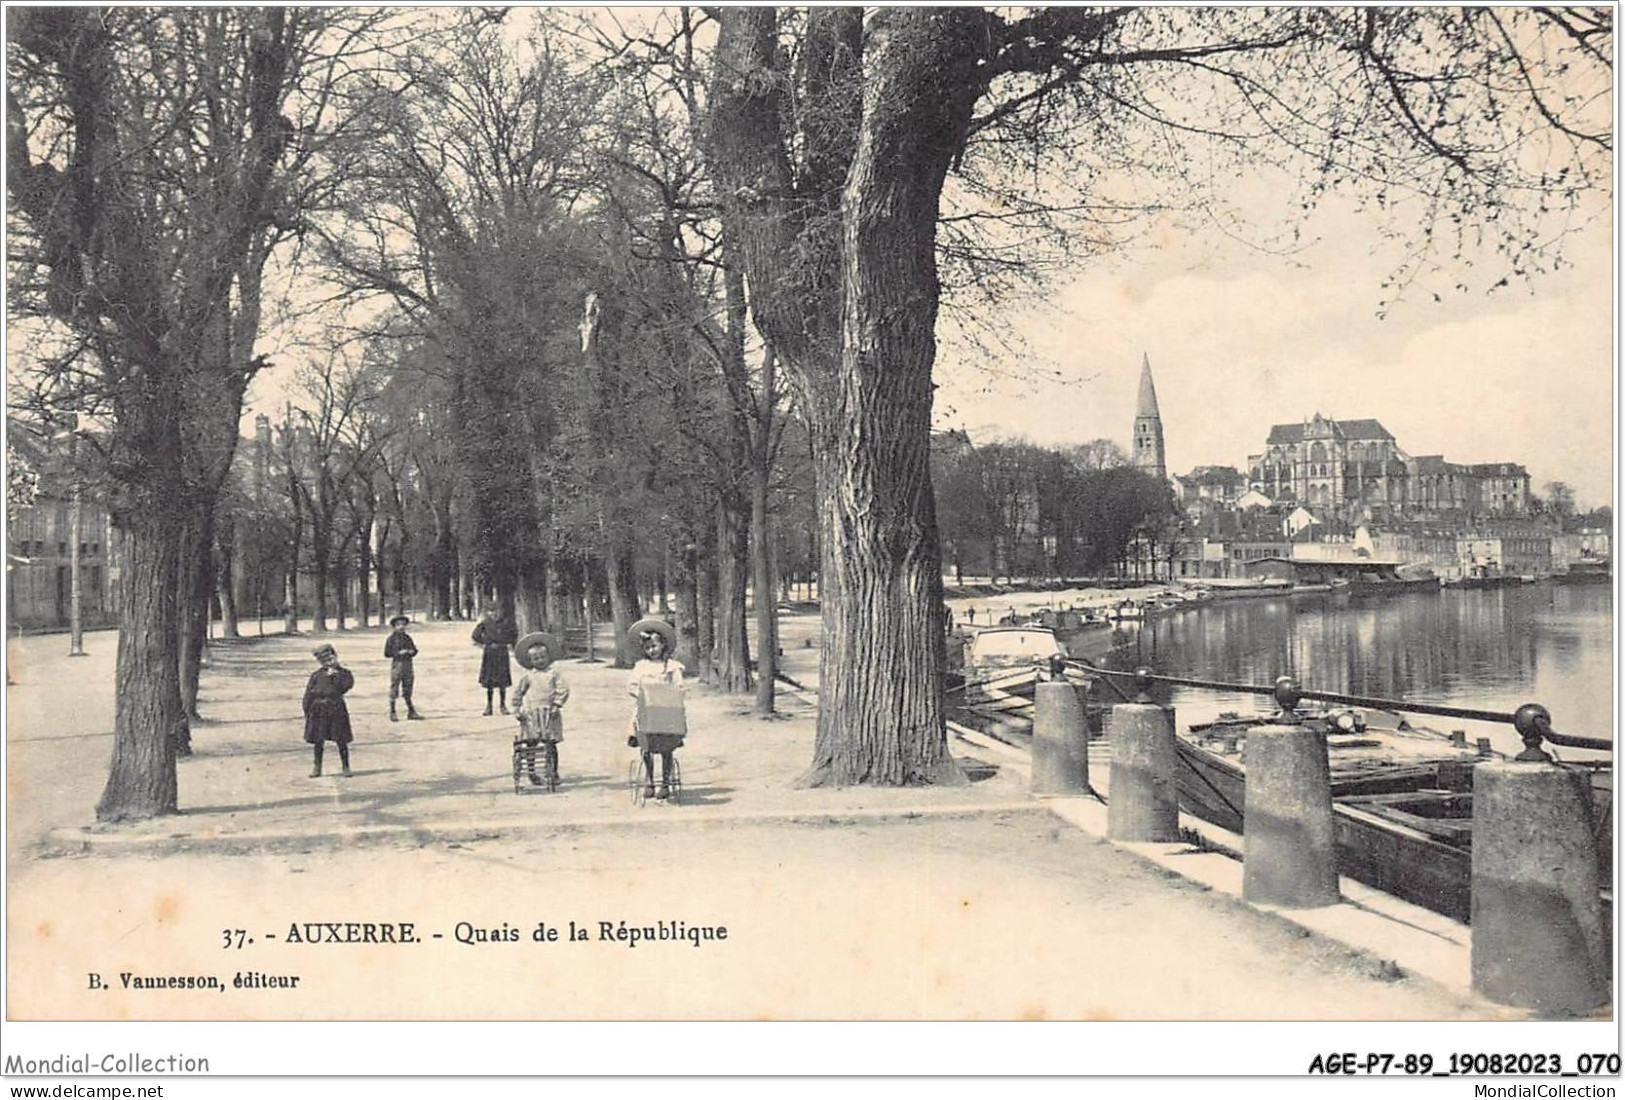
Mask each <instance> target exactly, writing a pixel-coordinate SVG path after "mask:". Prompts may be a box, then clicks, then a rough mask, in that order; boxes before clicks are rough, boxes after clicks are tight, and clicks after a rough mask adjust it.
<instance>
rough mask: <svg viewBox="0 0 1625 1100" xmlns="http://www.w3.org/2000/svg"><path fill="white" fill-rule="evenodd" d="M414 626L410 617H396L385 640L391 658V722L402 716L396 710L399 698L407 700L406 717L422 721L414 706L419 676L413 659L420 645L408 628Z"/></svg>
mask: <svg viewBox="0 0 1625 1100" xmlns="http://www.w3.org/2000/svg"><path fill="white" fill-rule="evenodd" d="M411 624H412V620H411V618H410V617H408V616H406V615H396V616H395V617H394V618H393V619H390V620H389V625H390V628H391V629H390V632H389V637H388V638H386V639H384V656H385V657H387V658H389V720H390V721H391V722H394V721H397V720H398V719H399V718H400V715H399V714H398V713H397V712H396V710H395V700H396V699H397V698H403V697H404V698H405V699H406V717H407V719H408V720H411V721H417V720H420V719H421V718H422V717H423V715H421V714H419V713H418V711H417V708H416V707H415V706H413V705H412V687H413V685H414V683H415V681H416V679H417V676H416V674H415V672H414V671H413V668H412V658H414V657H416V656H417V655H418V644H417V643H416V642H414V641H413V640H412V635H410V634H408V633H407V632H406V628H407V627H408V626H410V625H411Z"/></svg>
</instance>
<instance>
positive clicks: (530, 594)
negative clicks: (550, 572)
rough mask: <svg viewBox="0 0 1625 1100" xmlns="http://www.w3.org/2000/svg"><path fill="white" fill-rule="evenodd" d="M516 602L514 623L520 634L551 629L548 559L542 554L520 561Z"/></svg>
mask: <svg viewBox="0 0 1625 1100" xmlns="http://www.w3.org/2000/svg"><path fill="white" fill-rule="evenodd" d="M515 602H516V605H517V606H516V608H515V612H514V614H515V618H514V625H515V627H516V629H518V631H519V633H520V634H522V635H523V634H528V633H529V632H530V631H532V630H547V629H549V626H548V624H549V623H550V622H552V620H551V619H549V618H548V616H547V559H546V558H545V557H544V556H542V555H541V554H531V555H527V556H526V557H525V559H524V560H523V561H522V562H520V566H519V590H518V592H517V593H516V594H515Z"/></svg>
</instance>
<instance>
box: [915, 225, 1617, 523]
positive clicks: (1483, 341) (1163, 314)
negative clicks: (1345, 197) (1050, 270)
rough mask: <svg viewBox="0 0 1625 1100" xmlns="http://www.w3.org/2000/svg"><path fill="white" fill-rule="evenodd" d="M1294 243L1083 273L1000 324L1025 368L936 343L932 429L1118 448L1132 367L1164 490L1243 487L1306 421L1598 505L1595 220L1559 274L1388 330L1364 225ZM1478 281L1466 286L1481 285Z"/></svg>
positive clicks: (1448, 301) (1602, 415)
mask: <svg viewBox="0 0 1625 1100" xmlns="http://www.w3.org/2000/svg"><path fill="white" fill-rule="evenodd" d="M1305 239H1306V240H1307V241H1308V244H1307V246H1306V247H1304V248H1303V249H1302V251H1300V252H1298V253H1296V254H1294V255H1292V256H1291V257H1282V256H1276V255H1266V254H1264V253H1261V252H1259V251H1257V250H1256V249H1252V248H1249V247H1247V246H1245V245H1243V244H1242V243H1239V242H1238V241H1236V240H1234V239H1231V238H1227V237H1225V236H1223V235H1220V234H1217V233H1200V232H1198V233H1183V234H1167V235H1164V236H1162V237H1161V239H1160V240H1158V241H1156V243H1155V244H1154V245H1153V246H1151V247H1140V248H1139V249H1138V250H1136V251H1133V252H1128V253H1125V254H1122V255H1120V256H1117V257H1113V258H1112V259H1110V260H1107V261H1102V262H1099V263H1095V264H1091V265H1088V266H1087V267H1085V266H1083V265H1080V268H1079V270H1078V271H1077V272H1076V274H1075V275H1074V276H1072V277H1070V278H1066V277H1063V278H1061V279H1059V280H1057V281H1056V282H1055V284H1054V285H1053V286H1052V287H1051V288H1050V289H1049V290H1048V291H1047V292H1046V293H1044V294H1043V295H1042V296H1038V297H1033V298H1030V299H1028V300H1027V301H1024V302H1022V303H1020V304H1019V305H1015V304H1013V305H1012V306H1011V308H1010V315H1009V317H1008V321H1007V322H1002V321H1001V323H1008V324H1009V325H1011V326H1013V328H1014V330H1016V331H1018V332H1020V333H1021V334H1022V336H1023V338H1024V339H1025V342H1026V344H1027V347H1028V350H1029V351H1030V353H1031V355H1030V358H1029V359H1028V360H1027V361H1026V362H1024V363H1023V364H1021V366H1022V367H1023V368H1024V369H1020V370H1014V371H1012V370H1009V369H1008V366H1009V364H1007V363H996V364H992V365H989V364H987V363H985V362H982V361H979V360H977V359H976V358H975V357H973V356H961V355H956V353H955V348H954V347H953V344H954V341H953V337H952V333H951V332H950V333H944V334H943V336H944V343H945V344H946V345H948V346H947V348H946V350H945V353H944V354H943V355H942V356H941V357H940V358H939V361H938V369H937V382H938V385H939V387H940V388H939V390H938V392H937V402H936V421H937V426H938V427H940V428H947V427H955V428H963V429H965V430H966V431H968V432H969V433H970V436H971V438H972V440H973V441H982V440H987V439H991V438H994V437H998V436H1013V435H1021V436H1025V437H1026V438H1028V439H1030V440H1032V441H1033V442H1036V443H1042V444H1046V445H1063V444H1070V443H1081V442H1084V441H1087V440H1090V439H1096V438H1108V439H1113V440H1115V441H1117V442H1118V443H1120V444H1122V445H1123V446H1124V447H1125V449H1126V448H1127V446H1128V443H1129V438H1130V429H1131V427H1132V425H1133V422H1134V414H1135V403H1136V396H1137V393H1138V383H1139V374H1140V365H1141V361H1142V356H1146V357H1149V359H1150V363H1151V371H1152V375H1153V377H1154V379H1155V382H1156V389H1157V399H1158V404H1159V406H1160V410H1161V413H1162V426H1163V436H1164V440H1165V444H1166V448H1167V461H1168V470H1169V473H1171V474H1179V473H1186V472H1188V471H1189V470H1190V469H1191V468H1192V467H1194V466H1197V465H1207V464H1223V465H1230V466H1235V467H1237V468H1238V469H1243V470H1244V469H1245V468H1246V461H1247V457H1248V455H1250V454H1257V453H1259V452H1261V451H1262V450H1263V445H1264V439H1265V437H1266V435H1267V434H1268V432H1269V428H1270V425H1272V424H1278V423H1291V422H1298V421H1302V420H1303V419H1304V418H1306V417H1308V416H1311V415H1313V414H1314V413H1316V412H1320V413H1323V414H1325V415H1326V416H1329V417H1334V418H1338V419H1356V418H1368V417H1369V418H1373V419H1376V420H1379V421H1381V422H1382V424H1383V425H1384V426H1385V427H1386V428H1387V429H1388V430H1389V431H1390V432H1392V433H1393V434H1394V436H1395V437H1396V439H1397V441H1398V443H1399V446H1400V447H1401V448H1402V449H1403V450H1405V451H1406V452H1407V453H1409V454H1412V455H1426V454H1442V455H1444V456H1445V458H1447V459H1448V460H1450V461H1453V462H1495V461H1510V462H1518V463H1522V464H1523V465H1524V466H1526V467H1527V468H1528V470H1529V474H1530V479H1531V485H1532V487H1533V488H1534V490H1535V491H1536V492H1541V491H1543V488H1544V486H1545V485H1546V483H1547V482H1550V481H1564V482H1567V483H1568V484H1569V485H1570V486H1572V487H1573V488H1574V490H1575V492H1576V494H1577V496H1578V500H1579V503H1580V505H1581V506H1582V507H1592V506H1597V505H1602V504H1606V503H1609V502H1610V501H1611V499H1612V495H1613V468H1614V454H1613V410H1614V390H1613V387H1614V382H1615V376H1616V375H1615V368H1614V362H1615V361H1614V352H1613V345H1612V306H1613V292H1612V251H1613V243H1614V242H1613V226H1612V224H1611V220H1610V219H1609V218H1608V217H1606V216H1605V217H1603V218H1602V219H1601V220H1600V221H1599V222H1596V223H1593V224H1592V225H1590V226H1588V227H1586V229H1585V230H1583V231H1582V232H1581V233H1580V234H1578V235H1576V236H1575V237H1573V238H1571V240H1570V242H1569V248H1568V259H1569V261H1570V263H1571V264H1572V265H1573V266H1572V267H1570V268H1567V269H1565V270H1562V271H1559V272H1557V273H1554V274H1552V275H1550V276H1547V277H1537V278H1536V279H1534V280H1533V281H1529V282H1516V281H1515V282H1513V283H1512V284H1511V285H1510V286H1508V287H1505V288H1502V289H1500V290H1498V291H1496V292H1495V293H1493V294H1486V293H1484V292H1483V291H1482V290H1481V289H1479V290H1475V291H1471V292H1468V293H1457V292H1453V291H1451V290H1449V289H1443V290H1441V296H1442V298H1443V300H1442V301H1438V302H1436V301H1435V300H1434V298H1433V293H1432V291H1431V289H1429V290H1417V289H1413V290H1412V292H1411V293H1409V294H1408V295H1407V296H1406V298H1404V299H1403V300H1401V301H1400V302H1398V303H1397V304H1395V305H1394V306H1392V307H1390V308H1389V309H1387V310H1386V316H1379V313H1381V312H1383V310H1382V303H1383V299H1384V294H1385V291H1384V290H1383V288H1382V283H1383V280H1384V279H1385V278H1386V277H1387V276H1388V275H1390V274H1391V273H1392V272H1393V271H1394V269H1395V266H1396V264H1397V262H1398V253H1397V252H1396V251H1394V249H1393V247H1392V246H1389V245H1387V244H1384V243H1382V242H1381V240H1380V238H1379V237H1378V236H1377V234H1376V233H1375V232H1374V223H1373V222H1372V221H1371V219H1370V218H1368V217H1366V216H1365V215H1362V214H1359V213H1357V212H1355V211H1353V210H1351V209H1336V208H1331V209H1328V210H1326V211H1323V212H1322V213H1321V214H1319V215H1317V216H1316V217H1315V218H1314V219H1312V220H1311V221H1310V223H1309V224H1308V226H1307V227H1306V233H1305ZM1482 270H1485V269H1483V268H1480V269H1477V272H1481V271H1482ZM1477 272H1475V275H1476V277H1477V278H1478V280H1479V285H1480V286H1482V285H1483V283H1484V282H1486V281H1493V279H1491V280H1485V279H1483V277H1482V275H1481V274H1477ZM1447 274H1450V275H1451V277H1452V278H1453V275H1454V273H1447ZM1436 281H1437V280H1436ZM1449 284H1450V279H1449V278H1446V279H1444V280H1443V286H1444V287H1445V288H1448V287H1449ZM1046 374H1048V375H1050V376H1051V378H1050V379H1049V380H1045V379H1044V376H1045V375H1046Z"/></svg>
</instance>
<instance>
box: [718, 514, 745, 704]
mask: <svg viewBox="0 0 1625 1100" xmlns="http://www.w3.org/2000/svg"><path fill="white" fill-rule="evenodd" d="M747 507H748V505H747V504H746V502H745V498H744V494H743V493H740V492H739V491H738V490H737V489H735V488H732V487H729V488H727V489H725V490H723V491H722V493H721V495H720V496H719V497H718V500H717V510H716V512H717V557H716V563H717V594H716V601H717V602H716V616H717V633H716V639H715V644H714V645H713V647H712V649H711V671H712V675H713V676H714V677H715V678H716V685H717V687H719V688H721V689H722V690H723V691H729V692H745V691H749V690H750V686H751V679H750V650H749V640H748V637H747V635H746V631H745V578H746V577H747V576H748V575H749V573H750V530H749V527H750V524H749V519H748V513H747V511H746V509H747Z"/></svg>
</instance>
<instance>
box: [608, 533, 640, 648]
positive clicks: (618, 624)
mask: <svg viewBox="0 0 1625 1100" xmlns="http://www.w3.org/2000/svg"><path fill="white" fill-rule="evenodd" d="M609 541H610V545H609V549H608V550H607V551H605V553H604V579H605V580H606V582H607V583H608V587H609V616H610V618H611V619H612V620H614V623H615V667H616V668H631V667H632V665H633V664H635V663H636V661H637V656H636V654H634V652H633V643H632V641H631V639H629V638H628V637H627V636H626V635H627V632H628V631H629V630H631V628H632V623H633V622H634V621H635V616H634V614H633V605H634V604H635V603H636V602H637V586H636V583H635V582H634V580H633V578H632V566H631V562H630V560H629V557H628V555H627V553H626V551H625V549H624V548H622V547H620V546H618V545H616V540H615V539H614V538H613V537H611V538H610V540H609Z"/></svg>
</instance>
